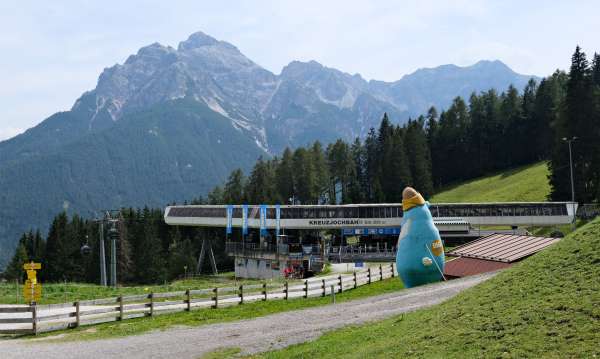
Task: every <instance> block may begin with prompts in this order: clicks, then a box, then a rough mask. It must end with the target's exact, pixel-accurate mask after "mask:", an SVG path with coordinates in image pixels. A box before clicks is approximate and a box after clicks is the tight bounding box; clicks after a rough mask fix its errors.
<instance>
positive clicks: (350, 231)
mask: <svg viewBox="0 0 600 359" xmlns="http://www.w3.org/2000/svg"><path fill="white" fill-rule="evenodd" d="M342 234H343V235H345V236H368V235H399V234H400V227H385V228H343V229H342Z"/></svg>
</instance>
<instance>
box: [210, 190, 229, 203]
mask: <svg viewBox="0 0 600 359" xmlns="http://www.w3.org/2000/svg"><path fill="white" fill-rule="evenodd" d="M223 196H224V194H223V188H222V187H221V186H215V188H213V190H212V191H210V192H209V193H208V204H225V201H224V200H223Z"/></svg>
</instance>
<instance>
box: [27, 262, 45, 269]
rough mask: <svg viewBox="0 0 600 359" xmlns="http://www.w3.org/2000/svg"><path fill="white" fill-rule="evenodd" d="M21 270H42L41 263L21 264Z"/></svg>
mask: <svg viewBox="0 0 600 359" xmlns="http://www.w3.org/2000/svg"><path fill="white" fill-rule="evenodd" d="M23 269H25V270H38V269H42V263H34V262H30V263H25V264H23Z"/></svg>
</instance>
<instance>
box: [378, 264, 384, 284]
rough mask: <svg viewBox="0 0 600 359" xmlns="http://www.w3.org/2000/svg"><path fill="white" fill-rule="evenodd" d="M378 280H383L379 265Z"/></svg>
mask: <svg viewBox="0 0 600 359" xmlns="http://www.w3.org/2000/svg"><path fill="white" fill-rule="evenodd" d="M379 280H383V270H382V269H381V264H380V265H379Z"/></svg>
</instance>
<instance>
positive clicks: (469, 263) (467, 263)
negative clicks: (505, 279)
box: [444, 257, 512, 277]
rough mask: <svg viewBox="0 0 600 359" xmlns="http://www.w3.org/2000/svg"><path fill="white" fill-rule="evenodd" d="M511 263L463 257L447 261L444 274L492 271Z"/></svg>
mask: <svg viewBox="0 0 600 359" xmlns="http://www.w3.org/2000/svg"><path fill="white" fill-rule="evenodd" d="M511 265H512V264H511V263H505V262H498V261H490V260H485V259H477V258H468V257H462V258H456V259H453V260H451V261H448V262H446V264H445V265H444V274H445V275H446V276H449V277H465V276H468V275H475V274H479V273H485V272H492V271H495V270H498V269H502V268H506V267H510V266H511Z"/></svg>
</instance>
